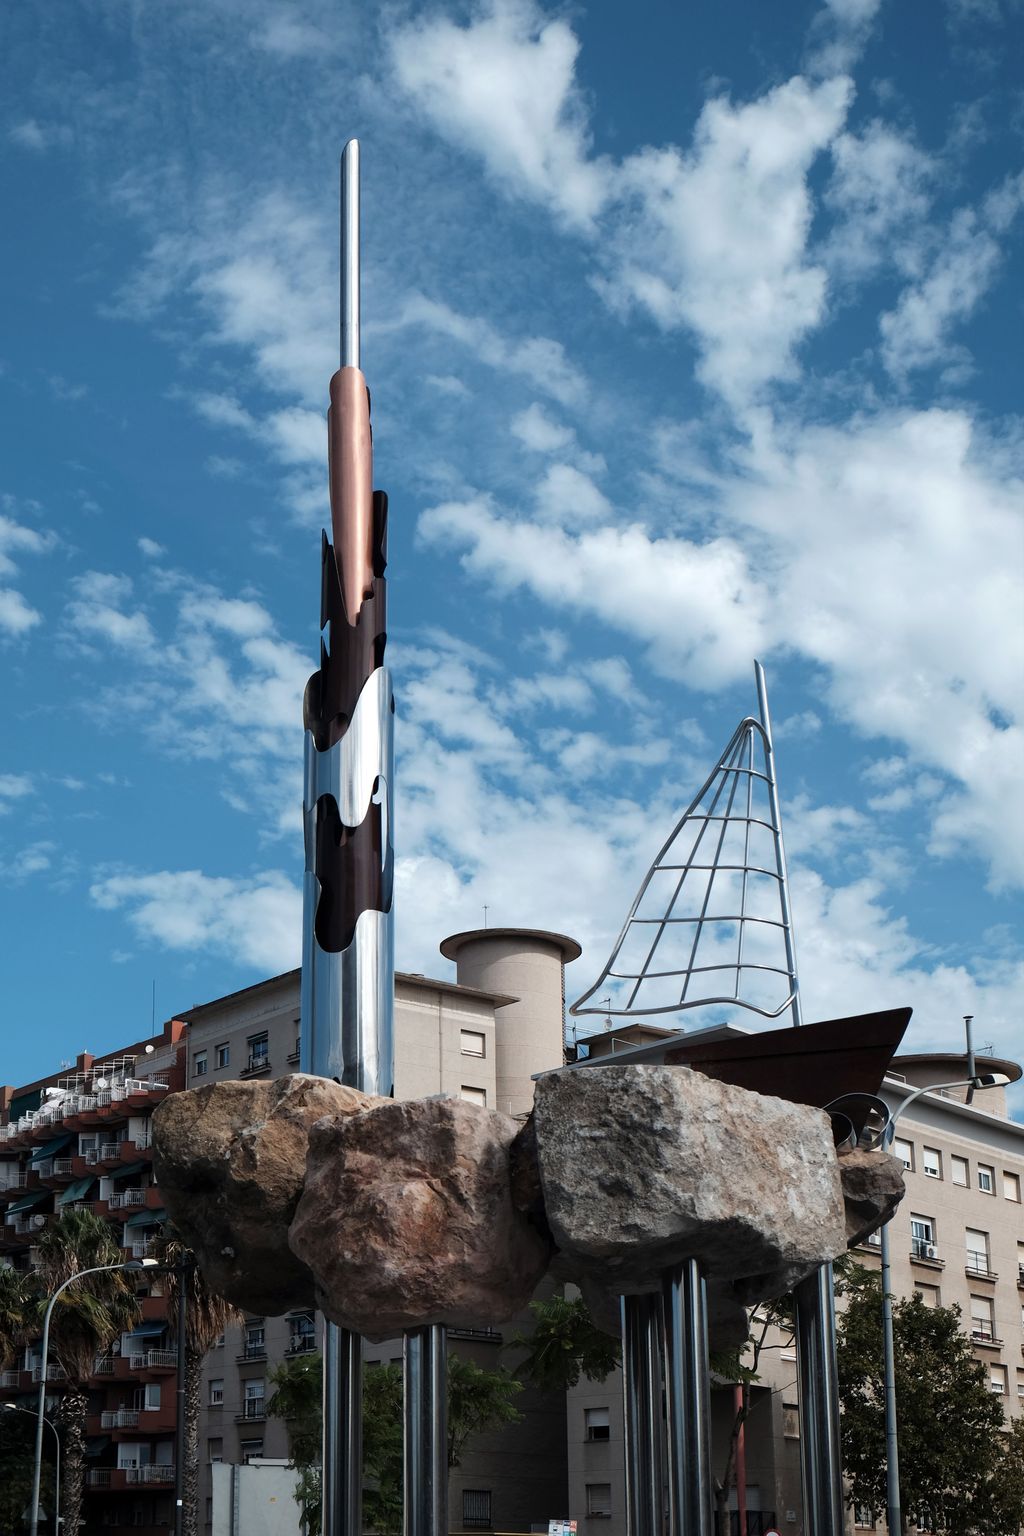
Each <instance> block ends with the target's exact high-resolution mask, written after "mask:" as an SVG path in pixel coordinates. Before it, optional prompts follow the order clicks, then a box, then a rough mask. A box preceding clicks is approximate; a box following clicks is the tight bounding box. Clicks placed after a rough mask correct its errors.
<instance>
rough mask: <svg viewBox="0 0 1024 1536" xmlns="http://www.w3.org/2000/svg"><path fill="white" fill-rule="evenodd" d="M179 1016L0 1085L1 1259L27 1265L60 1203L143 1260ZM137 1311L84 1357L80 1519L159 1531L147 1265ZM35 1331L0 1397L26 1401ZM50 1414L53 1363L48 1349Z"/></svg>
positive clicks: (158, 1391) (153, 1229) (34, 1379)
mask: <svg viewBox="0 0 1024 1536" xmlns="http://www.w3.org/2000/svg"><path fill="white" fill-rule="evenodd" d="M185 1035H186V1026H185V1025H184V1024H183V1023H181V1022H180V1021H172V1022H170V1023H168V1024H166V1025H165V1026H164V1028H163V1029H162V1030H161V1031H160V1033H159V1034H155V1035H152V1036H150V1037H149V1038H147V1039H144V1040H141V1041H137V1042H136V1043H134V1044H132V1045H129V1046H126V1047H125V1048H124V1049H123V1050H119V1051H117V1052H116V1053H114V1054H113V1055H109V1056H104V1057H101V1058H96V1057H93V1056H91V1055H89V1054H87V1053H85V1054H82V1055H80V1056H79V1057H78V1059H77V1061H76V1062H75V1064H74V1066H73V1067H70V1068H69V1067H65V1068H62V1069H61V1070H59V1071H58V1072H55V1073H52V1074H50V1075H49V1076H47V1077H43V1078H40V1079H38V1080H37V1081H36V1082H33V1083H27V1084H25V1085H24V1086H22V1087H20V1088H10V1087H4V1088H0V1115H2V1116H3V1123H2V1124H0V1263H3V1264H7V1265H10V1266H12V1267H13V1268H15V1269H22V1270H24V1269H31V1268H32V1267H33V1265H34V1263H35V1244H36V1242H37V1241H38V1238H39V1235H40V1233H41V1232H43V1231H44V1230H45V1228H46V1227H47V1225H48V1224H49V1223H51V1222H53V1221H55V1220H57V1219H59V1217H60V1216H61V1215H62V1214H63V1213H64V1212H65V1211H69V1210H76V1209H83V1208H84V1209H88V1210H91V1211H93V1212H95V1213H96V1214H97V1215H100V1216H103V1217H105V1218H106V1219H107V1220H108V1221H109V1222H110V1224H111V1227H112V1229H113V1230H114V1232H115V1233H116V1235H117V1239H118V1242H119V1245H120V1247H121V1251H122V1253H123V1255H124V1258H125V1259H132V1258H136V1259H137V1258H141V1257H143V1256H144V1255H145V1254H146V1252H147V1250H148V1248H149V1245H150V1243H151V1241H152V1239H153V1237H154V1235H155V1234H156V1233H157V1232H158V1231H159V1229H160V1224H161V1221H162V1220H163V1218H164V1216H165V1212H164V1210H163V1208H162V1204H161V1201H160V1196H159V1191H158V1190H157V1188H156V1186H155V1184H154V1182H153V1177H152V1169H151V1158H152V1151H151V1147H150V1126H149V1122H150V1118H151V1116H152V1114H153V1111H154V1109H155V1108H156V1106H157V1105H158V1104H160V1103H161V1102H162V1101H163V1099H164V1098H166V1096H167V1094H168V1093H173V1092H174V1091H175V1090H177V1089H180V1088H183V1087H184V1084H185V1044H184V1041H185ZM138 1291H139V1296H140V1301H141V1314H142V1315H141V1318H140V1320H139V1322H138V1324H137V1325H136V1327H135V1328H133V1329H132V1330H131V1332H129V1333H125V1334H124V1335H123V1336H122V1337H121V1338H120V1339H118V1340H117V1341H116V1342H115V1344H114V1346H113V1347H112V1348H111V1349H110V1351H109V1352H108V1353H106V1354H104V1355H102V1356H100V1357H98V1358H97V1359H96V1361H95V1369H94V1371H93V1374H92V1377H91V1379H90V1382H89V1394H88V1395H89V1415H88V1419H87V1424H86V1430H87V1435H88V1439H87V1443H86V1455H87V1458H88V1473H87V1491H86V1503H85V1514H86V1524H87V1528H89V1529H98V1528H99V1527H101V1526H102V1527H103V1529H104V1530H109V1531H111V1532H116V1531H118V1530H121V1529H123V1530H125V1531H127V1530H131V1531H133V1532H134V1533H135V1536H139V1533H140V1532H142V1533H143V1536H146V1533H155V1532H157V1531H164V1530H166V1529H167V1527H168V1526H170V1525H172V1524H173V1511H172V1507H171V1506H172V1490H173V1484H174V1468H175V1460H176V1447H175V1386H176V1381H177V1376H176V1371H175V1362H176V1357H175V1353H174V1351H173V1350H172V1349H171V1348H170V1347H169V1344H168V1337H167V1301H166V1298H165V1296H164V1295H163V1291H162V1286H161V1283H160V1280H159V1277H157V1276H147V1275H145V1273H142V1274H140V1275H139V1277H138ZM40 1350H41V1346H40V1341H39V1340H33V1341H32V1342H31V1343H30V1344H28V1345H27V1346H26V1347H25V1348H24V1350H23V1352H22V1355H21V1358H20V1359H19V1360H18V1361H17V1363H16V1364H15V1366H14V1367H12V1368H11V1369H8V1370H6V1371H4V1372H3V1373H2V1374H0V1393H2V1397H3V1400H4V1401H6V1402H13V1403H15V1404H16V1405H17V1406H18V1407H19V1408H23V1409H28V1410H29V1411H31V1412H33V1413H34V1412H35V1409H36V1404H37V1400H38V1391H39V1379H40V1372H41V1369H42V1361H41V1353H40ZM46 1375H47V1383H48V1385H49V1384H50V1383H52V1396H50V1397H48V1399H47V1401H48V1403H49V1408H48V1410H47V1411H48V1412H50V1411H53V1410H55V1409H56V1408H57V1406H58V1404H59V1399H60V1393H61V1390H62V1382H63V1371H62V1370H61V1367H60V1365H59V1363H58V1362H57V1361H55V1360H54V1357H53V1354H52V1353H51V1356H50V1361H49V1364H48V1365H47V1371H46Z"/></svg>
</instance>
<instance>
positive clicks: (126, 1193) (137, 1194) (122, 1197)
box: [107, 1189, 146, 1211]
mask: <svg viewBox="0 0 1024 1536" xmlns="http://www.w3.org/2000/svg"><path fill="white" fill-rule="evenodd" d="M145 1203H146V1191H145V1190H144V1189H122V1190H121V1192H120V1194H116V1195H108V1197H107V1209H108V1210H111V1211H126V1210H128V1209H129V1208H130V1207H131V1206H133V1205H145Z"/></svg>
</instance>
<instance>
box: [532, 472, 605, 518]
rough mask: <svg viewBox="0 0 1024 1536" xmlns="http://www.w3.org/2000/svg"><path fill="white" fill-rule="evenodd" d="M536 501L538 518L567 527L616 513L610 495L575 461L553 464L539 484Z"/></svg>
mask: <svg viewBox="0 0 1024 1536" xmlns="http://www.w3.org/2000/svg"><path fill="white" fill-rule="evenodd" d="M535 501H536V507H537V516H538V518H540V519H541V520H542V521H544V522H551V523H558V524H560V525H561V526H563V527H565V528H575V527H578V526H579V524H580V523H605V522H607V521H608V520H609V519H610V518H611V517H612V515H613V512H612V505H611V502H610V501H609V500H608V498H607V496H605V495H604V493H603V492H602V491H600V490H599V489H598V487H597V486H596V485H595V484H594V482H593V480H592V479H591V478H590V476H589V475H585V474H584V473H583V471H582V470H579V469H576V468H575V467H574V466H573V465H572V464H552V465H550V466H549V467H548V469H547V470H546V471H545V474H544V478H543V480H541V481H540V482H539V483H538V485H537V488H536V491H535Z"/></svg>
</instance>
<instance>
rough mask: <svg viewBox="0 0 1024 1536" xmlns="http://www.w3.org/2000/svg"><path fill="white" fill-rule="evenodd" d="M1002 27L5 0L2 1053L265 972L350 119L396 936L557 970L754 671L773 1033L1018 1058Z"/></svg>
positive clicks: (749, 689)
mask: <svg viewBox="0 0 1024 1536" xmlns="http://www.w3.org/2000/svg"><path fill="white" fill-rule="evenodd" d="M1021 30H1022V10H1021V7H1020V5H1019V3H1016V0H943V3H927V4H925V3H921V0H916V3H906V4H900V5H896V4H895V3H894V0H830V3H828V4H825V5H821V6H818V5H815V4H811V3H808V4H803V3H800V4H798V3H785V4H779V5H776V6H772V7H770V8H767V7H765V6H763V5H760V4H742V3H739V0H723V3H722V4H720V5H718V6H716V7H708V6H703V5H702V6H697V5H694V4H690V5H678V4H668V3H660V0H637V3H634V4H633V5H631V6H630V7H629V8H628V25H627V19H624V13H623V10H622V7H620V6H617V5H614V6H613V5H612V4H610V3H607V0H606V3H602V4H592V5H589V6H584V5H576V6H566V7H561V8H560V7H556V6H551V5H541V4H534V3H532V0H491V3H489V4H487V3H483V4H455V3H441V4H423V5H419V4H404V5H403V4H396V5H366V4H362V5H344V4H338V3H326V0H301V3H297V4H292V5H284V4H280V3H272V0H201V3H199V0H196V3H193V0H177V3H176V4H174V5H158V4H153V3H141V0H140V3H130V0H92V3H89V4H70V3H61V4H57V5H53V4H45V5H44V4H41V3H39V4H36V3H31V0H24V3H21V4H19V5H17V6H6V7H4V8H3V13H2V16H0V33H2V35H0V57H2V59H3V61H4V62H3V65H2V68H3V72H4V76H5V78H4V90H3V101H4V117H3V121H2V123H0V174H2V176H3V207H4V227H5V231H6V239H5V241H4V250H3V253H2V256H0V260H2V262H3V291H4V293H5V295H6V299H7V302H6V304H5V306H4V309H5V315H4V325H3V334H2V337H0V398H2V402H3V420H4V433H3V439H4V451H3V455H2V460H0V468H2V474H0V496H2V498H3V499H2V503H0V647H2V662H3V665H2V671H0V677H2V684H0V686H2V688H3V694H4V716H3V718H4V721H5V725H4V730H3V732H2V735H0V742H2V756H0V812H2V814H0V868H2V870H3V876H4V878H3V884H2V894H0V900H2V902H3V916H2V922H3V936H4V945H3V968H4V969H3V979H4V999H5V1016H6V1025H7V1027H6V1030H5V1053H4V1067H3V1071H2V1074H0V1075H2V1076H3V1078H4V1079H5V1080H7V1081H11V1082H18V1081H22V1080H25V1079H27V1078H30V1077H32V1076H34V1075H36V1074H37V1073H39V1072H42V1071H44V1070H48V1069H49V1068H50V1067H51V1066H52V1065H53V1064H54V1062H55V1059H57V1058H59V1057H61V1056H71V1055H73V1054H74V1052H75V1051H77V1050H81V1049H84V1048H89V1049H92V1050H94V1051H102V1050H105V1049H109V1048H110V1047H112V1046H114V1045H116V1044H118V1043H120V1042H122V1041H123V1040H125V1039H126V1038H135V1037H137V1036H138V1035H139V1034H140V1032H142V1031H143V1030H144V1029H145V1028H146V1026H147V1025H148V1023H149V1018H150V1010H151V995H152V986H153V983H154V982H155V984H156V1011H157V1015H158V1017H159V1018H164V1017H167V1016H168V1015H169V1014H171V1013H172V1012H173V1011H174V1010H176V1009H179V1008H184V1007H187V1006H188V1005H189V1004H191V1003H193V1002H197V1001H201V1000H206V999H208V998H211V997H215V996H217V995H219V994H220V993H222V992H226V991H230V990H232V989H234V988H236V987H238V986H243V985H246V984H248V983H249V982H252V981H255V980H257V979H259V978H260V977H261V976H264V975H269V974H271V973H273V972H276V971H278V970H280V969H283V968H285V967H287V966H289V965H293V964H296V963H297V961H298V955H299V934H300V903H299V894H298V890H299V878H300V869H301V859H302V851H301V837H300V828H299V812H300V801H301V758H302V750H301V725H300V695H301V689H302V685H303V683H304V680H305V677H306V676H307V674H308V672H309V671H310V670H311V667H312V665H313V661H314V659H315V654H316V634H317V631H316V625H317V617H318V615H317V591H318V541H319V530H320V527H321V524H322V522H323V520H324V519H325V517H326V516H327V503H326V476H325V428H324V421H323V417H324V411H325V406H326V398H327V383H328V379H329V377H330V374H331V372H332V371H333V369H334V367H335V366H336V361H337V357H336V335H337V289H336V222H337V186H336V183H337V158H338V153H339V150H340V147H341V145H342V143H343V142H344V140H345V139H346V138H347V137H349V136H350V135H353V134H356V135H358V136H359V137H360V139H361V141H362V145H363V168H364V197H363V209H364V267H365V284H364V349H363V361H364V367H365V370H366V373H367V376H368V379H369V382H370V386H371V390H372V393H373V400H374V424H375V441H376V479H377V483H378V484H380V485H382V486H384V487H385V488H386V489H387V490H388V491H389V493H390V496H391V505H392V513H391V568H390V573H389V574H390V578H391V580H390V605H391V623H392V629H391V642H390V651H389V654H390V658H391V662H392V666H393V669H394V672H395V680H396V689H397V694H398V700H399V717H398V733H397V746H398V752H399V775H398V783H397V790H396V834H397V842H398V853H399V863H398V898H399V905H398V909H397V933H398V962H399V965H400V966H402V967H403V968H406V969H409V970H417V971H425V972H428V973H433V974H445V973H446V972H447V969H448V967H447V963H446V962H444V961H442V960H441V959H440V957H439V956H438V954H437V944H438V942H439V941H440V939H441V938H443V937H444V936H445V935H446V934H447V933H450V932H453V931H455V930H457V929H460V928H464V927H471V926H477V925H478V924H479V923H480V922H481V921H482V918H483V907H484V905H486V906H487V907H488V909H489V920H490V921H491V922H492V923H507V924H513V923H515V924H526V925H529V926H551V927H555V928H558V929H561V930H563V931H567V932H569V933H572V934H574V935H575V936H576V937H578V938H579V940H580V941H581V943H582V944H583V945H584V950H585V954H584V958H583V959H582V960H581V961H580V962H578V963H577V965H576V966H575V967H574V969H573V971H572V972H571V973H570V976H569V981H568V985H569V988H570V991H572V992H579V991H582V990H583V988H584V987H585V986H588V985H589V984H590V982H591V981H592V980H593V979H594V977H595V976H596V975H597V973H598V971H599V970H600V968H601V965H602V963H603V961H604V959H605V956H606V955H607V952H608V949H609V948H610V945H611V942H612V940H613V938H614V936H615V934H616V932H617V931H618V928H619V925H620V923H621V921H622V918H623V916H624V914H625V911H626V909H627V907H628V905H629V903H630V901H631V899H632V895H633V892H634V890H635V888H636V884H637V882H638V879H639V877H640V876H641V875H642V873H643V871H644V869H645V868H646V866H647V863H648V862H649V860H650V858H651V856H652V855H653V853H654V852H655V850H656V849H657V847H658V846H659V845H660V843H661V841H662V840H663V838H664V837H665V835H666V834H667V832H668V829H669V827H670V826H671V823H672V820H673V818H674V816H675V815H677V814H678V812H679V810H680V809H681V808H682V807H683V806H684V805H685V804H686V802H687V801H688V800H689V798H690V796H691V795H692V793H693V792H694V791H695V790H696V788H697V787H698V785H699V784H700V782H701V781H702V780H703V778H704V776H705V774H706V772H707V771H708V770H709V769H710V767H711V765H712V764H713V763H714V761H715V759H716V757H717V755H718V753H719V751H720V750H721V748H722V746H723V745H724V743H725V741H726V739H727V738H728V736H729V734H730V733H731V731H732V729H733V727H734V725H735V724H736V722H737V720H738V719H739V718H740V716H741V715H743V714H745V713H747V712H748V711H751V710H752V709H753V707H754V703H755V699H754V689H753V676H752V661H753V658H754V656H755V655H756V656H759V657H760V658H761V659H762V660H763V662H764V663H765V665H766V668H767V671H768V678H769V687H770V691H771V699H772V706H773V715H774V718H775V722H776V728H777V736H778V741H777V748H778V759H779V771H780V776H781V788H782V796H783V810H784V815H785V818H786V829H787V842H788V848H789V853H790V863H791V869H792V877H793V904H794V917H795V924H796V939H797V949H798V956H799V962H800V971H801V979H802V985H803V990H804V997H805V1011H806V1015H807V1017H809V1018H823V1017H831V1016H835V1015H838V1014H844V1013H850V1012H856V1011H859V1010H862V1009H869V1008H875V1007H889V1006H897V1005H902V1004H910V1005H912V1006H913V1007H914V1009H915V1022H914V1025H913V1035H912V1042H913V1043H915V1044H916V1045H917V1046H919V1047H922V1048H923V1047H925V1046H930V1045H943V1046H945V1047H946V1048H955V1047H956V1046H958V1045H959V1043H960V1041H961V1039H962V1025H961V1022H960V1020H961V1015H962V1014H964V1013H966V1012H972V1013H974V1014H975V1016H976V1020H977V1023H976V1038H977V1040H978V1043H979V1044H982V1043H987V1042H991V1043H992V1044H993V1045H994V1046H995V1047H996V1049H997V1050H1002V1051H1003V1052H1009V1053H1012V1052H1013V1051H1015V1050H1016V1051H1018V1052H1019V1048H1020V1041H1021V1031H1020V1027H1019V1007H1020V997H1021V995H1022V991H1024V986H1022V983H1024V964H1022V954H1021V947H1020V930H1019V927H1018V919H1019V913H1020V904H1019V893H1020V886H1021V881H1022V877H1024V825H1022V820H1021V816H1020V807H1019V801H1020V788H1019V787H1020V767H1021V724H1020V688H1021V678H1022V676H1024V672H1022V665H1021V661H1022V657H1021V652H1022V646H1024V620H1022V613H1024V604H1022V601H1021V584H1022V582H1021V577H1022V568H1024V559H1022V532H1021V524H1022V496H1021V444H1022V429H1021V417H1020V410H1021V401H1020V372H1019V361H1020V357H1021V356H1022V354H1024V314H1022V305H1021V299H1020V294H1021V272H1020V269H1021V232H1022V229H1024V172H1022V163H1024V158H1022V143H1024V92H1022V90H1021V86H1020V78H1019V59H1020V48H1021ZM1015 61H1016V62H1015Z"/></svg>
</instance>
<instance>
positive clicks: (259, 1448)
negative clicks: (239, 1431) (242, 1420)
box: [239, 1440, 263, 1466]
mask: <svg viewBox="0 0 1024 1536" xmlns="http://www.w3.org/2000/svg"><path fill="white" fill-rule="evenodd" d="M239 1449H240V1451H241V1453H242V1462H243V1464H244V1465H245V1466H248V1465H249V1462H250V1461H252V1459H253V1457H254V1456H262V1455H263V1441H262V1440H242V1441H241V1442H240V1445H239Z"/></svg>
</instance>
